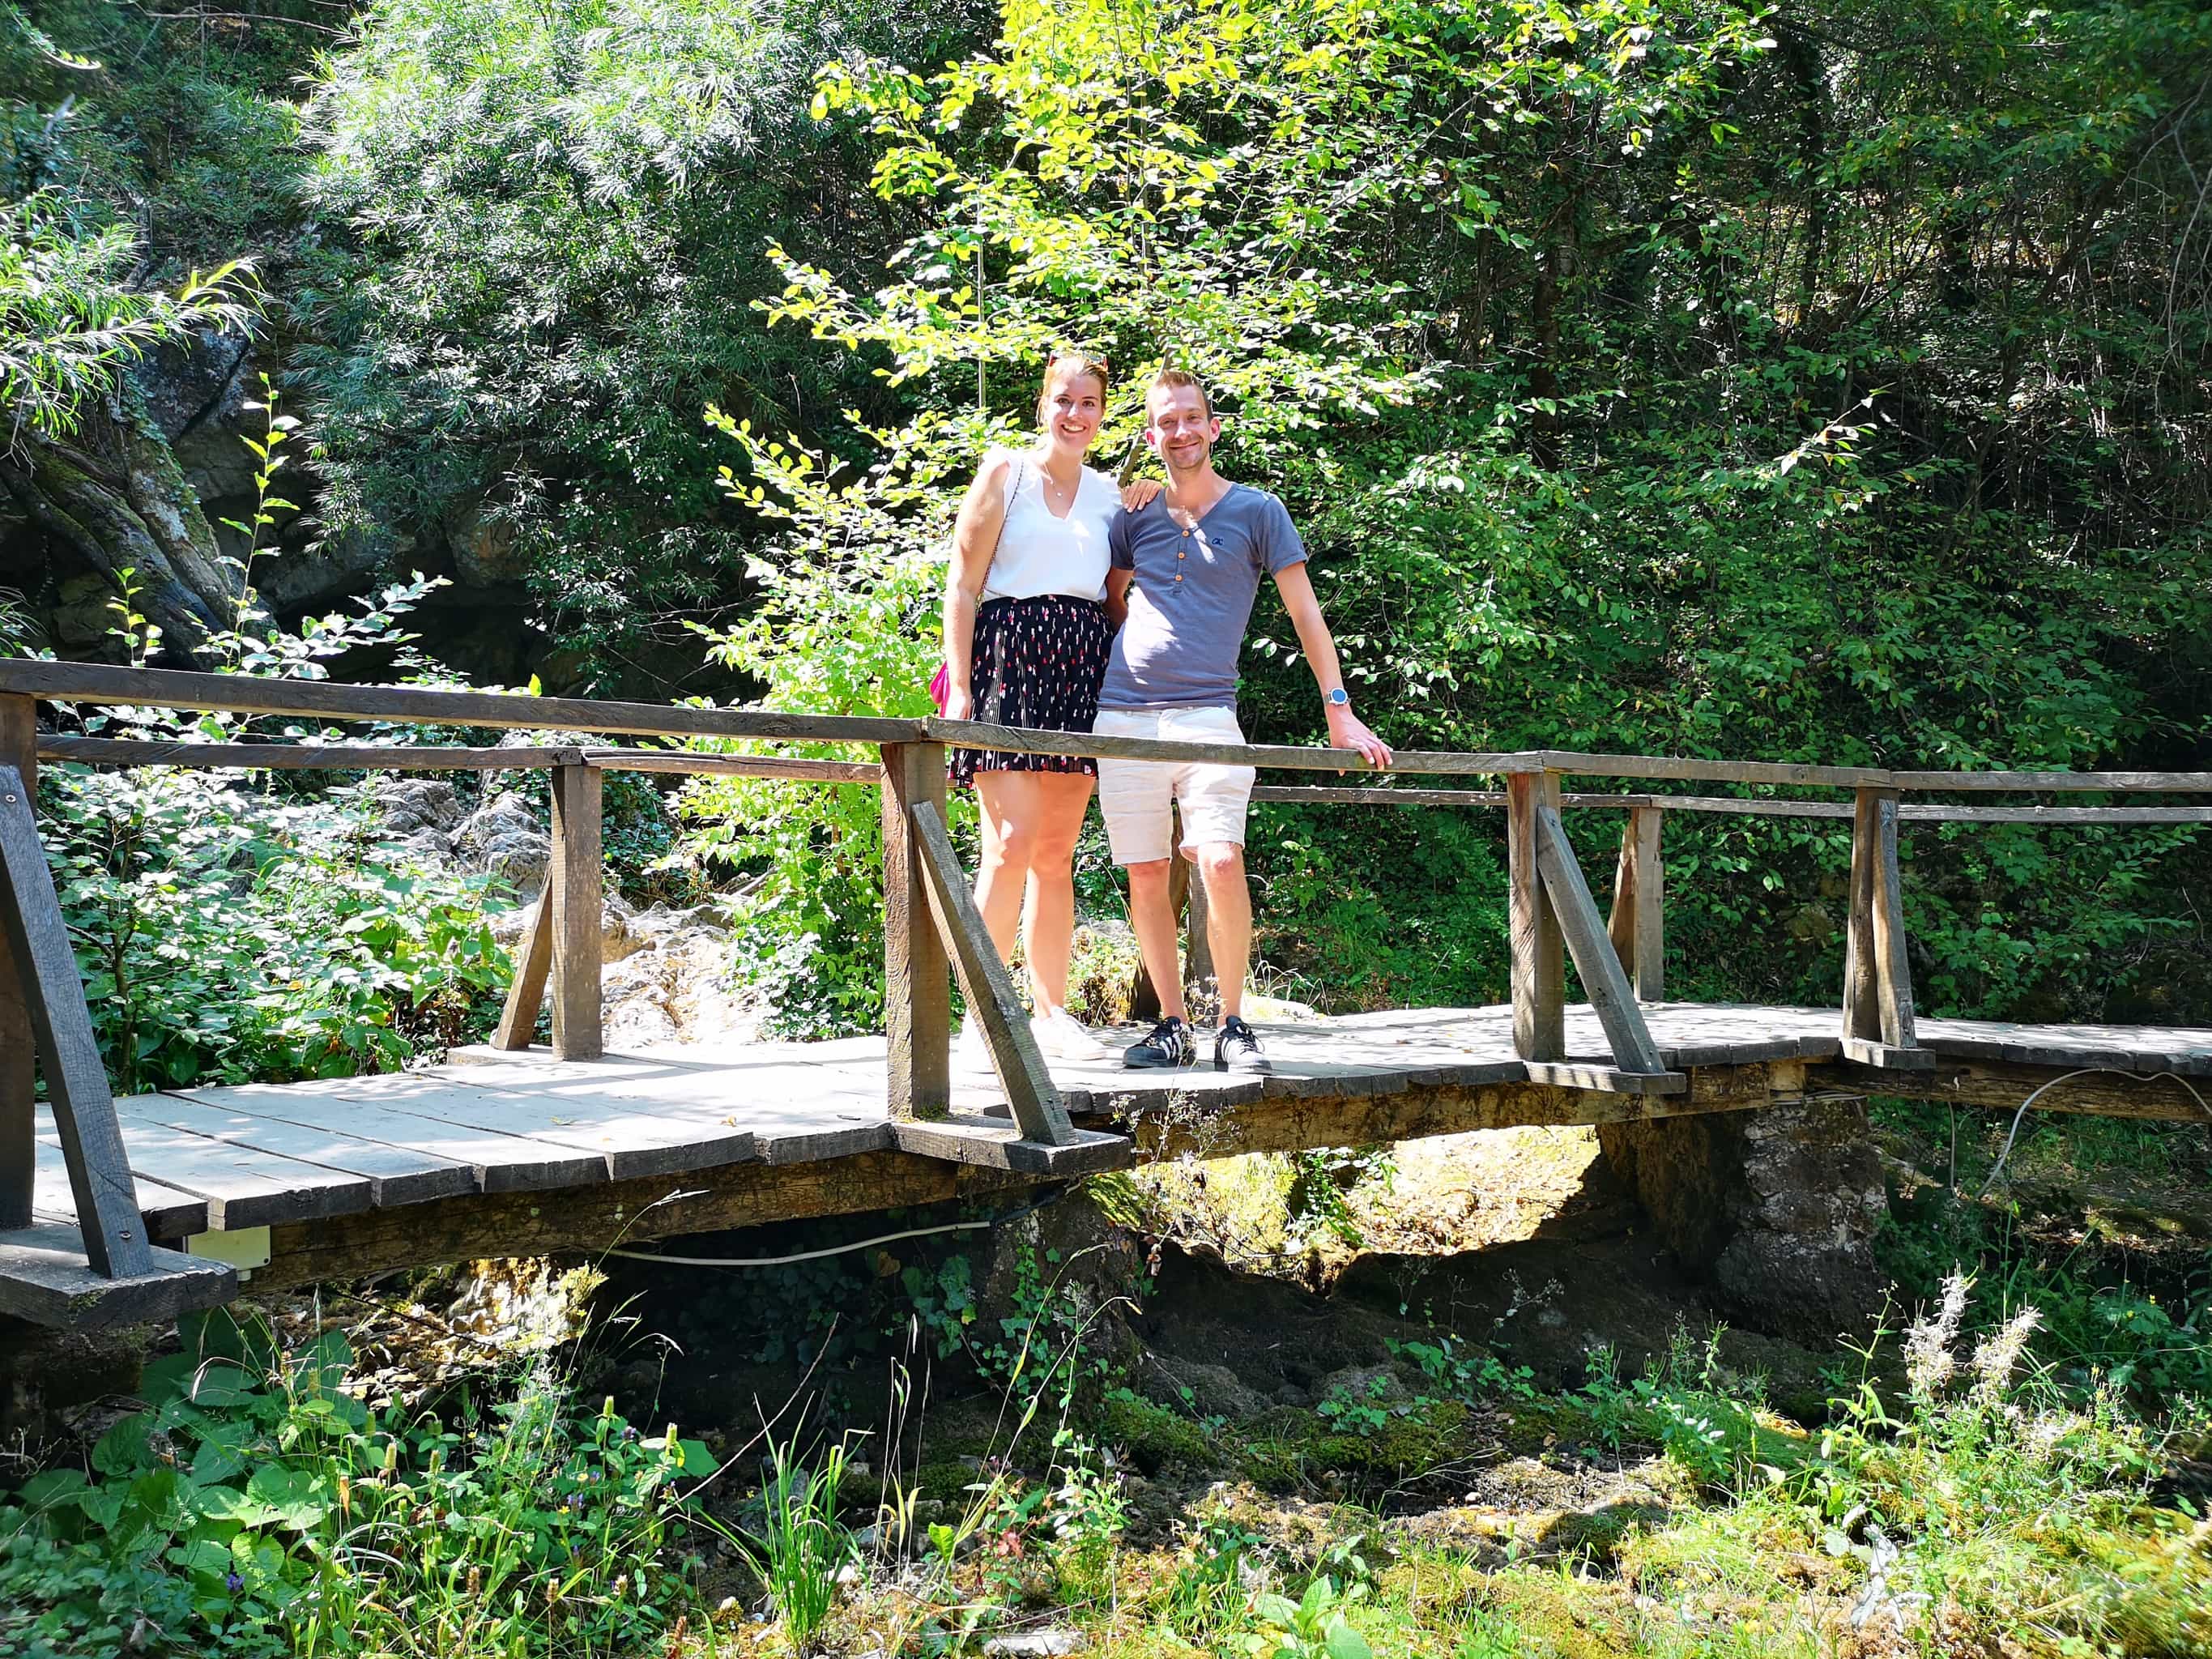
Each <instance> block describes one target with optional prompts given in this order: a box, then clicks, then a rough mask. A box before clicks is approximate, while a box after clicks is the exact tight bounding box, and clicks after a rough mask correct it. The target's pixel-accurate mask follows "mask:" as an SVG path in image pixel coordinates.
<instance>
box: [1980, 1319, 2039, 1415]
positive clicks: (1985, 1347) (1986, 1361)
mask: <svg viewBox="0 0 2212 1659" xmlns="http://www.w3.org/2000/svg"><path fill="white" fill-rule="evenodd" d="M2042 1323H2043V1316H2042V1315H2041V1314H2040V1313H2039V1312H2038V1311H2036V1310H2034V1309H2033V1308H2022V1309H2021V1310H2020V1311H2019V1312H2018V1313H2016V1314H2015V1315H2014V1316H2012V1317H2011V1318H2010V1319H2008V1320H2007V1321H2006V1322H2005V1324H2004V1328H2002V1330H2000V1331H1998V1332H1997V1333H1996V1335H1994V1336H1985V1337H1984V1338H1983V1339H1982V1340H1981V1342H1980V1344H1979V1346H1977V1347H1976V1348H1975V1349H1974V1398H1975V1399H1976V1400H1978V1401H1982V1402H1983V1403H1984V1404H1987V1403H1989V1402H1990V1401H1994V1400H1996V1397H1997V1396H1998V1395H2001V1394H2002V1393H2003V1392H2004V1388H2005V1384H2006V1383H2009V1382H2010V1381H2011V1380H2012V1372H2013V1367H2014V1366H2015V1365H2017V1364H2020V1356H2021V1350H2022V1349H2024V1348H2025V1347H2027V1339H2028V1338H2029V1337H2030V1336H2031V1335H2033V1334H2034V1331H2035V1329H2036V1328H2037V1327H2038V1326H2039V1325H2040V1324H2042Z"/></svg>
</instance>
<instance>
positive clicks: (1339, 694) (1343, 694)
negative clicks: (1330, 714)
mask: <svg viewBox="0 0 2212 1659" xmlns="http://www.w3.org/2000/svg"><path fill="white" fill-rule="evenodd" d="M1328 700H1329V702H1332V703H1334V704H1335V705H1336V706H1337V707H1338V708H1343V707H1344V705H1345V704H1346V703H1348V702H1351V701H1352V696H1351V694H1350V693H1348V692H1347V691H1346V690H1345V689H1344V688H1343V687H1342V686H1338V687H1337V688H1336V690H1334V691H1332V692H1330V693H1329V694H1328Z"/></svg>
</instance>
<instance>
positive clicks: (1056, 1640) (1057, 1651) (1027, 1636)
mask: <svg viewBox="0 0 2212 1659" xmlns="http://www.w3.org/2000/svg"><path fill="white" fill-rule="evenodd" d="M1090 1645H1091V1642H1090V1638H1087V1637H1085V1635H1084V1633H1083V1632H1081V1631H1079V1630H1064V1629H1050V1630H1017V1631H1008V1632H1006V1634H1005V1635H1004V1636H994V1637H992V1638H989V1639H988V1640H987V1641H986V1642H985V1643H984V1644H983V1651H984V1653H985V1654H986V1655H987V1656H988V1659H1066V1656H1067V1655H1069V1654H1072V1653H1081V1652H1084V1651H1085V1650H1087V1649H1088V1648H1089V1647H1090Z"/></svg>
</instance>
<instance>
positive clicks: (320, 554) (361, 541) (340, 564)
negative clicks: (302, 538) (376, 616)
mask: <svg viewBox="0 0 2212 1659" xmlns="http://www.w3.org/2000/svg"><path fill="white" fill-rule="evenodd" d="M414 545H415V543H414V539H413V538H411V537H408V536H403V535H401V534H399V533H398V532H396V531H392V530H387V529H386V528H385V527H384V526H381V525H368V526H362V527H361V528H358V529H353V530H342V531H337V532H333V533H331V535H328V536H325V538H323V539H322V540H320V541H319V542H317V543H315V544H313V545H312V546H309V547H304V548H301V549H298V550H292V549H289V548H288V549H287V550H284V551H283V553H281V554H278V555H276V556H274V557H268V558H262V559H257V560H256V561H255V562H254V565H253V586H254V588H255V590H256V591H257V592H258V593H259V594H260V595H261V602H262V604H263V605H265V606H266V607H267V608H268V609H269V610H270V611H275V612H277V613H280V614H281V613H283V612H286V611H299V610H301V609H303V608H305V607H307V606H309V605H321V604H323V603H324V602H325V601H326V600H330V599H337V598H340V597H342V596H343V595H345V594H348V593H354V592H360V591H362V589H363V588H364V587H367V586H369V585H370V583H371V579H372V578H374V577H376V576H379V575H382V574H386V573H388V572H390V571H391V570H392V568H393V567H394V565H395V564H397V562H398V560H399V559H400V558H401V557H402V556H404V555H405V554H406V553H408V552H409V551H410V550H412V549H413V548H414Z"/></svg>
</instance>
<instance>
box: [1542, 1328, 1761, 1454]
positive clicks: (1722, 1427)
mask: <svg viewBox="0 0 2212 1659" xmlns="http://www.w3.org/2000/svg"><path fill="white" fill-rule="evenodd" d="M1720 1336H1721V1333H1720V1331H1719V1329H1718V1328H1715V1329H1714V1330H1713V1331H1712V1332H1711V1334H1709V1335H1708V1336H1707V1337H1706V1339H1705V1342H1704V1343H1703V1345H1702V1346H1700V1345H1699V1344H1697V1343H1694V1342H1692V1340H1691V1339H1690V1335H1689V1333H1688V1332H1687V1331H1686V1329H1683V1328H1679V1327H1678V1328H1676V1330H1675V1332H1674V1340H1673V1342H1672V1344H1671V1345H1670V1346H1669V1348H1668V1352H1667V1353H1666V1355H1665V1356H1664V1357H1663V1358H1653V1359H1652V1360H1651V1362H1650V1364H1648V1365H1647V1366H1646V1367H1645V1368H1644V1375H1643V1376H1639V1377H1637V1378H1635V1379H1633V1380H1632V1381H1631V1382H1628V1383H1622V1382H1621V1380H1620V1376H1619V1369H1620V1368H1619V1364H1618V1362H1617V1361H1616V1359H1615V1358H1614V1357H1613V1352H1612V1351H1611V1350H1610V1349H1606V1348H1601V1349H1599V1350H1597V1351H1596V1352H1594V1353H1593V1354H1592V1355H1591V1356H1590V1376H1589V1381H1588V1382H1587V1383H1584V1384H1583V1395H1584V1397H1585V1398H1586V1399H1587V1400H1588V1401H1589V1420H1590V1424H1591V1426H1592V1428H1593V1429H1594V1430H1595V1431H1596V1433H1597V1435H1598V1437H1600V1438H1601V1439H1602V1440H1603V1441H1605V1442H1606V1443H1607V1444H1608V1445H1611V1446H1613V1447H1614V1448H1615V1449H1619V1448H1620V1447H1621V1446H1623V1445H1624V1444H1626V1443H1638V1442H1640V1443H1643V1444H1645V1445H1656V1446H1657V1447H1658V1448H1659V1449H1661V1450H1662V1451H1663V1452H1665V1453H1666V1455H1668V1457H1670V1458H1672V1459H1673V1460H1674V1462H1677V1463H1679V1464H1680V1465H1681V1466H1682V1468H1685V1469H1686V1470H1687V1471H1688V1472H1689V1473H1690V1474H1691V1475H1692V1477H1694V1478H1695V1479H1696V1480H1697V1481H1698V1482H1699V1484H1700V1485H1701V1486H1709V1487H1714V1488H1721V1489H1725V1488H1729V1487H1731V1486H1734V1485H1735V1484H1736V1483H1737V1482H1738V1481H1740V1480H1743V1479H1744V1478H1746V1477H1747V1474H1749V1472H1750V1470H1751V1469H1752V1468H1753V1467H1754V1466H1757V1465H1765V1466H1766V1467H1768V1468H1782V1467H1786V1466H1788V1465H1790V1464H1793V1463H1795V1462H1797V1461H1798V1458H1799V1456H1800V1455H1801V1453H1802V1445H1803V1442H1802V1438H1800V1437H1796V1436H1793V1435H1790V1434H1788V1433H1784V1432H1781V1431H1778V1430H1777V1429H1775V1428H1774V1427H1772V1426H1771V1423H1770V1421H1767V1420H1762V1419H1764V1418H1765V1400H1764V1398H1763V1392H1764V1391H1763V1390H1762V1389H1760V1388H1759V1385H1758V1383H1756V1382H1755V1381H1753V1380H1749V1379H1745V1378H1741V1377H1737V1376H1732V1375H1730V1374H1729V1371H1728V1370H1727V1369H1726V1368H1725V1367H1724V1366H1723V1365H1722V1364H1721V1361H1720Z"/></svg>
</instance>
